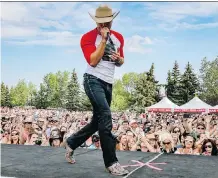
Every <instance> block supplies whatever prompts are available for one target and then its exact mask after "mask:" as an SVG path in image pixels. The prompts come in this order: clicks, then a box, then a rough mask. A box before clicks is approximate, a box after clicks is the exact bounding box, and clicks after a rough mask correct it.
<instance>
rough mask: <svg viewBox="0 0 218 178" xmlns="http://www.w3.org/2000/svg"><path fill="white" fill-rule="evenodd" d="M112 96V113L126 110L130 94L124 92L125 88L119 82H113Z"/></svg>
mask: <svg viewBox="0 0 218 178" xmlns="http://www.w3.org/2000/svg"><path fill="white" fill-rule="evenodd" d="M112 95H113V98H112V103H111V109H112V110H113V111H120V110H125V109H127V108H128V106H129V97H130V93H129V92H128V91H126V90H125V86H124V85H123V83H122V81H121V80H116V81H115V82H114V86H113V94H112Z"/></svg>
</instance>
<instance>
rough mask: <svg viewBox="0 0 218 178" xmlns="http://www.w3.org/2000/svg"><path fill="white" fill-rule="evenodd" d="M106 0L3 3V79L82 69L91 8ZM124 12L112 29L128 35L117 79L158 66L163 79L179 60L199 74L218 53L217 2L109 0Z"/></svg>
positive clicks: (32, 78)
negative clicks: (204, 63) (83, 40)
mask: <svg viewBox="0 0 218 178" xmlns="http://www.w3.org/2000/svg"><path fill="white" fill-rule="evenodd" d="M100 4H105V2H7V3H6V2H4V3H2V5H1V71H2V72H1V80H2V81H3V82H4V83H5V84H7V85H8V86H10V87H11V86H14V85H16V84H17V82H18V81H19V79H25V80H26V81H27V82H33V83H34V84H36V85H37V86H39V84H40V83H41V82H42V81H43V76H45V75H46V74H48V73H50V72H53V73H56V72H57V71H65V70H67V71H70V72H71V71H73V69H74V68H75V70H76V72H77V73H78V77H79V81H80V83H82V76H83V73H84V72H85V70H86V67H87V63H86V60H85V59H84V56H83V54H82V51H81V48H80V39H81V36H82V35H83V34H85V33H87V32H88V31H90V30H92V29H94V28H95V27H96V24H95V22H94V21H93V20H92V19H91V17H90V16H89V14H88V12H90V13H92V14H94V13H95V9H96V8H97V7H98V6H99V5H100ZM107 4H108V5H109V6H110V7H111V8H112V9H113V11H120V14H119V15H118V16H117V17H116V18H115V19H114V21H113V26H112V29H113V30H115V31H117V32H119V33H121V34H122V35H123V37H124V55H125V64H124V65H123V66H122V67H120V68H116V72H115V78H116V79H118V78H121V77H122V76H123V74H125V73H128V72H137V73H140V72H144V71H147V70H149V68H150V66H151V64H152V63H154V65H155V76H156V79H157V80H158V81H159V83H162V84H163V83H165V82H166V78H167V72H168V70H171V69H172V68H173V64H174V62H175V60H176V61H177V62H178V64H179V68H180V71H181V72H183V71H184V69H185V66H186V64H187V63H188V62H190V63H191V65H192V67H193V69H194V71H195V72H196V73H197V74H199V68H200V66H201V60H202V59H203V58H204V57H207V59H208V60H214V59H215V58H216V57H217V56H218V45H217V41H218V3H217V2H108V3H107Z"/></svg>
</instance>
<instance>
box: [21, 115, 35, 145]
mask: <svg viewBox="0 0 218 178" xmlns="http://www.w3.org/2000/svg"><path fill="white" fill-rule="evenodd" d="M32 123H33V119H32V117H31V116H27V117H25V119H24V120H23V124H24V126H23V127H22V128H21V132H20V133H21V135H20V143H21V144H24V143H25V142H26V141H27V140H28V137H29V134H30V133H31V132H32V131H33V128H32Z"/></svg>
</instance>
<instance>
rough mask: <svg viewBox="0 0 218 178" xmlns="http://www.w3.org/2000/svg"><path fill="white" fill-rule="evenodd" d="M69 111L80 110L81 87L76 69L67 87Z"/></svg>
mask: <svg viewBox="0 0 218 178" xmlns="http://www.w3.org/2000/svg"><path fill="white" fill-rule="evenodd" d="M66 107H67V109H68V110H73V111H76V110H80V108H81V100H80V86H79V82H78V77H77V74H76V71H75V69H74V70H73V72H72V75H71V79H70V82H69V84H68V87H67V104H66Z"/></svg>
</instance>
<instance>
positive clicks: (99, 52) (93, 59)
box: [90, 38, 107, 67]
mask: <svg viewBox="0 0 218 178" xmlns="http://www.w3.org/2000/svg"><path fill="white" fill-rule="evenodd" d="M106 42H107V41H106V40H105V39H103V38H102V40H101V43H100V44H99V46H98V47H97V49H96V50H95V52H93V53H92V54H91V56H90V65H91V66H92V67H96V66H97V64H98V63H99V61H100V60H101V58H102V56H103V55H104V50H105V46H106Z"/></svg>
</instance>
